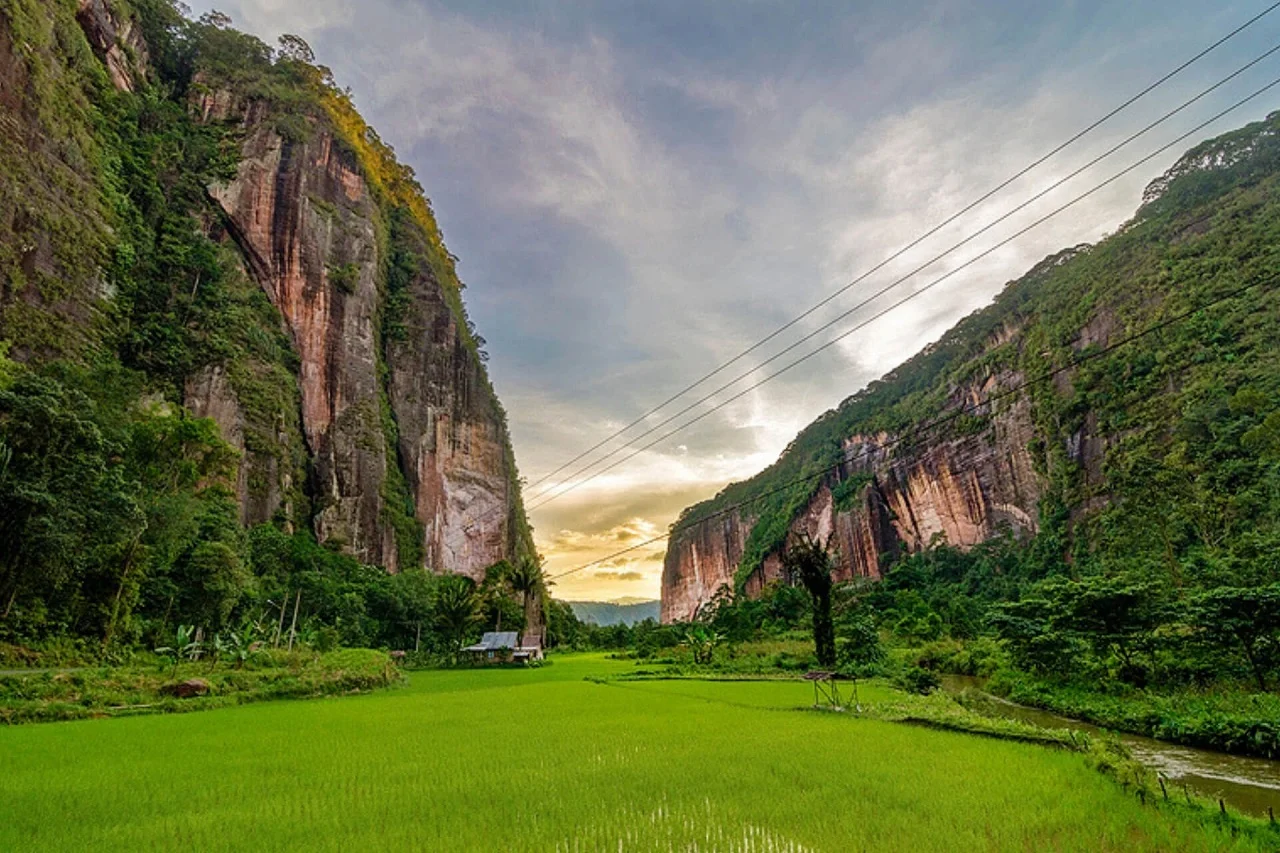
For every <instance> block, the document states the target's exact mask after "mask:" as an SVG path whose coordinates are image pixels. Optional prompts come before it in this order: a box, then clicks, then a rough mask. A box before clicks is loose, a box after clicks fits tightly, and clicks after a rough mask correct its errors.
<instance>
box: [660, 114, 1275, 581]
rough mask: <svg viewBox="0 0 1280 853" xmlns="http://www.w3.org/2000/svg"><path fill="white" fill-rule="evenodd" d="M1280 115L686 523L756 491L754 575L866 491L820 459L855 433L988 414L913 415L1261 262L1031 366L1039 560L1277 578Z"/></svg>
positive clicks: (1181, 176) (960, 430) (1045, 570)
mask: <svg viewBox="0 0 1280 853" xmlns="http://www.w3.org/2000/svg"><path fill="white" fill-rule="evenodd" d="M1278 128H1280V116H1274V115H1273V116H1272V117H1270V118H1268V119H1267V120H1266V121H1264V122H1261V123H1258V124H1254V125H1250V126H1249V127H1245V128H1242V129H1240V130H1238V131H1235V132H1232V133H1230V134H1227V135H1225V136H1222V137H1220V138H1218V139H1214V140H1211V141H1208V142H1206V143H1204V144H1203V145H1201V146H1199V147H1197V148H1196V149H1194V150H1192V151H1191V152H1189V153H1188V154H1187V155H1186V156H1185V157H1184V158H1183V159H1182V160H1181V161H1180V162H1179V164H1178V165H1177V166H1176V167H1175V168H1174V169H1173V170H1172V171H1171V172H1170V174H1169V175H1168V176H1167V177H1166V178H1165V179H1163V180H1162V181H1160V182H1158V184H1157V185H1156V186H1154V187H1153V188H1152V191H1151V192H1150V193H1149V200H1148V202H1147V203H1146V204H1145V205H1144V206H1143V207H1142V209H1141V210H1140V211H1139V212H1138V214H1137V216H1136V217H1135V218H1134V219H1133V220H1132V221H1131V222H1129V223H1127V224H1125V225H1124V226H1123V227H1122V228H1121V229H1120V230H1119V231H1118V232H1117V233H1116V234H1114V235H1112V236H1111V237H1109V238H1107V239H1106V240H1103V241H1102V242H1101V243H1099V244H1097V245H1096V246H1081V247H1077V248H1075V249H1071V250H1068V251H1066V252H1063V253H1060V254H1059V255H1056V256H1053V257H1051V258H1048V259H1046V260H1045V261H1044V262H1042V263H1041V264H1039V265H1038V266H1037V267H1036V268H1035V269H1034V270H1032V271H1031V272H1030V273H1028V274H1027V275H1026V276H1024V277H1023V278H1021V279H1019V280H1017V281H1015V282H1012V283H1011V284H1009V285H1008V286H1007V287H1006V288H1005V290H1004V291H1003V292H1002V293H1001V294H1000V295H999V297H997V299H996V300H995V302H994V304H992V305H991V306H989V307H987V308H985V309H983V310H981V311H978V312H976V313H974V314H973V315H971V316H969V317H967V318H966V319H964V320H963V321H961V322H960V323H959V324H958V325H957V326H956V327H955V328H953V329H952V330H951V331H949V332H948V333H947V334H946V335H944V336H943V338H942V339H941V340H940V341H938V342H937V343H936V344H933V345H931V346H929V347H928V348H926V349H925V351H924V352H922V353H921V354H920V355H918V356H916V357H914V358H912V359H911V360H909V361H908V362H906V363H905V364H904V365H902V366H901V367H899V368H898V369H896V370H894V371H893V372H891V373H890V374H889V375H887V376H886V377H884V378H883V379H881V380H879V381H877V382H873V383H871V385H870V386H868V387H867V388H866V389H865V390H863V391H861V392H859V393H858V394H856V395H854V396H853V397H850V398H849V399H848V400H846V401H844V402H843V403H842V404H841V405H840V406H839V407H838V408H836V409H834V410H832V411H830V412H828V413H826V414H825V415H823V416H822V417H821V418H819V419H818V420H817V421H816V422H815V423H814V424H812V425H811V426H809V427H808V428H806V429H805V430H804V431H802V432H801V433H800V435H799V436H797V438H796V439H795V441H793V442H792V444H791V445H790V446H789V447H788V448H787V450H786V451H785V452H784V453H783V454H782V456H781V457H780V458H779V460H778V461H777V462H776V463H775V464H774V465H772V466H771V467H770V468H768V469H766V470H765V471H764V472H762V473H761V474H760V475H758V476H756V477H754V478H752V479H750V480H747V481H745V482H741V483H736V484H734V485H731V486H729V487H728V488H726V489H725V490H724V491H723V492H722V493H721V494H720V495H718V496H717V497H716V498H714V499H713V500H711V501H707V502H705V503H703V504H699V505H697V506H694V507H690V508H689V509H687V510H686V511H685V512H684V513H683V514H682V516H681V518H680V520H679V521H678V522H677V534H676V540H677V541H678V540H679V527H680V526H681V525H685V524H688V523H690V522H693V521H696V520H697V519H698V518H701V517H704V516H706V515H708V514H710V513H714V512H717V511H719V510H721V509H724V508H725V507H728V506H730V505H734V504H738V503H740V502H743V501H752V502H751V503H750V504H749V505H748V506H747V507H745V508H744V510H743V515H744V516H746V517H747V518H749V519H752V520H753V521H754V526H753V527H752V530H751V534H750V538H749V541H748V543H747V547H746V553H745V555H744V557H743V560H742V563H741V565H740V567H739V573H738V583H739V586H740V587H741V585H742V584H743V583H744V582H745V581H746V579H747V578H748V577H750V576H751V574H752V573H754V572H756V571H757V570H758V569H759V567H760V565H761V562H762V560H763V559H764V557H765V556H767V555H768V554H770V553H777V552H778V551H779V550H780V549H781V547H782V545H783V543H784V541H785V539H786V536H787V534H788V531H789V529H790V525H791V523H792V521H793V520H794V519H795V518H796V516H797V515H798V514H799V512H800V511H801V510H802V509H804V508H805V507H806V506H807V505H808V504H809V502H810V500H811V499H812V498H813V496H814V495H815V493H816V492H817V490H818V489H819V488H820V487H821V486H822V485H824V484H826V485H828V486H831V487H833V488H834V489H835V491H836V492H837V500H838V502H840V503H841V508H842V509H845V508H848V507H850V506H851V505H852V503H853V502H854V501H855V500H856V498H857V496H856V495H851V494H849V492H850V490H851V489H853V486H850V485H848V484H845V483H842V482H841V480H842V476H843V477H850V476H851V477H853V478H859V480H858V482H863V481H865V478H866V474H865V473H863V472H862V470H861V469H860V468H859V467H858V465H857V464H856V462H855V463H851V464H849V465H847V466H846V470H847V471H849V472H850V473H848V474H844V475H837V474H834V473H826V474H823V472H824V471H828V469H831V468H833V467H834V466H836V465H837V463H839V462H840V461H841V460H842V458H848V457H849V456H851V455H856V454H851V453H850V451H849V450H848V449H847V445H846V444H845V442H846V441H848V440H849V439H851V438H854V437H859V436H862V437H867V438H868V439H869V440H871V441H872V442H873V443H874V442H875V441H876V440H877V437H878V436H881V435H882V434H883V435H884V436H887V439H888V440H889V441H893V440H894V439H895V437H897V436H904V435H906V436H908V437H907V439H906V440H904V441H903V442H901V443H899V444H897V445H896V446H894V447H893V448H892V451H891V453H892V454H894V455H902V454H906V453H910V452H911V451H912V450H913V449H916V448H919V447H921V446H926V445H929V444H931V443H940V442H943V441H945V440H947V439H949V438H953V437H956V436H961V435H965V434H969V433H972V432H975V431H977V432H981V431H982V429H984V428H985V424H984V423H983V422H982V421H983V420H984V419H985V418H986V417H987V416H989V415H990V414H992V413H991V412H990V411H984V410H979V411H977V412H974V413H972V414H969V415H966V416H965V417H962V418H959V419H956V420H953V421H950V422H948V423H947V424H946V425H944V426H942V427H940V428H937V429H931V430H925V431H924V432H922V433H920V434H919V435H910V434H911V433H912V431H913V430H915V429H917V428H919V427H920V426H922V425H924V424H927V423H929V422H930V421H932V420H935V419H937V418H939V417H940V416H942V415H945V414H947V413H948V412H953V411H955V409H956V407H957V405H958V403H957V402H956V397H955V394H956V392H957V390H958V389H961V388H963V387H970V386H974V385H981V384H982V383H984V382H985V381H987V380H988V379H989V378H991V377H1000V376H1005V377H1012V379H1011V380H1009V384H1012V383H1014V382H1018V381H1026V380H1030V379H1033V378H1035V377H1038V376H1042V375H1044V374H1046V373H1048V372H1050V371H1052V370H1055V369H1058V368H1063V367H1064V366H1068V365H1069V364H1070V363H1072V362H1074V361H1076V360H1078V359H1079V358H1080V357H1081V356H1082V355H1087V354H1089V353H1091V352H1094V351H1096V350H1097V349H1098V348H1099V347H1100V346H1101V345H1102V344H1100V343H1099V341H1102V342H1103V343H1105V342H1106V341H1115V340H1118V339H1120V338H1123V337H1125V336H1127V335H1131V334H1134V333H1137V332H1140V331H1142V330H1144V329H1146V328H1148V327H1150V326H1152V325H1154V324H1156V323H1158V322H1160V321H1161V320H1163V319H1165V318H1167V317H1172V316H1174V315H1178V314H1181V313H1184V312H1186V311H1189V310H1192V309H1194V308H1195V307H1196V306H1199V305H1205V304H1208V303H1210V302H1212V301H1213V300H1215V299H1217V298H1218V297H1220V296H1221V295H1223V294H1226V293H1229V292H1231V291H1233V290H1235V289H1237V288H1240V287H1241V286H1243V285H1246V284H1249V283H1251V282H1255V281H1257V282H1261V283H1260V284H1259V286H1257V287H1255V288H1253V289H1251V290H1249V291H1247V292H1246V293H1245V294H1244V295H1243V296H1240V297H1238V298H1235V299H1232V300H1229V301H1228V302H1226V303H1224V304H1222V305H1219V306H1216V307H1213V308H1210V309H1207V310H1204V311H1202V312H1199V313H1197V314H1196V315H1195V316H1194V317H1192V318H1190V319H1189V320H1186V321H1183V322H1179V323H1175V324H1172V325H1171V326H1169V327H1168V328H1166V329H1164V330H1162V331H1161V332H1160V333H1159V334H1157V335H1154V336H1151V337H1148V338H1144V339H1142V340H1141V341H1139V342H1137V343H1135V344H1134V345H1131V346H1126V347H1121V348H1119V349H1117V350H1114V351H1112V352H1109V353H1106V354H1103V355H1101V356H1100V357H1098V358H1096V359H1094V360H1091V361H1090V362H1088V363H1087V364H1086V365H1083V366H1081V367H1079V368H1074V369H1071V370H1070V371H1069V372H1068V374H1067V375H1066V376H1065V377H1059V378H1058V380H1057V381H1055V382H1052V383H1050V382H1037V383H1034V384H1032V386H1031V387H1030V388H1029V389H1028V391H1027V392H1026V396H1027V397H1029V399H1030V402H1031V405H1032V419H1033V422H1034V426H1035V436H1034V440H1033V442H1032V444H1031V447H1030V448H1029V450H1030V451H1031V454H1032V458H1033V461H1034V463H1035V465H1036V466H1037V469H1038V473H1039V476H1041V477H1042V478H1043V480H1044V483H1045V484H1046V488H1045V489H1044V495H1043V498H1042V500H1041V503H1040V506H1039V508H1038V510H1039V511H1038V516H1039V518H1038V525H1037V526H1038V529H1039V535H1038V536H1037V537H1036V541H1035V542H1034V543H1032V544H1031V548H1032V550H1034V551H1035V553H1036V555H1037V556H1036V559H1037V560H1038V565H1037V566H1036V567H1035V569H1034V572H1035V573H1036V574H1038V575H1040V576H1045V575H1050V574H1089V573H1093V572H1100V573H1112V572H1116V571H1121V570H1124V571H1129V570H1133V571H1138V572H1140V573H1143V574H1144V575H1150V576H1151V577H1152V578H1159V579H1161V582H1165V583H1169V584H1174V585H1181V584H1183V583H1191V584H1193V585H1194V584H1198V583H1206V584H1210V585H1212V584H1216V583H1219V582H1222V580H1223V579H1225V578H1237V579H1241V580H1243V579H1245V578H1247V579H1248V580H1249V582H1259V581H1264V580H1270V581H1274V580H1277V579H1280V574H1277V572H1278V571H1280V570H1278V569H1277V566H1276V565H1275V564H1274V561H1273V560H1272V559H1271V557H1270V556H1269V555H1272V554H1274V553H1277V551H1278V550H1280V548H1278V546H1280V501H1277V497H1276V496H1277V495H1278V494H1280V488H1278V486H1280V467H1278V463H1280V453H1278V452H1277V451H1278V449H1280V445H1278V444H1277V439H1276V436H1277V434H1278V433H1277V424H1278V423H1280V353H1278V352H1277V350H1276V348H1275V347H1274V346H1273V345H1272V342H1273V341H1274V339H1275V335H1276V332H1277V330H1278V327H1277V323H1276V318H1277V317H1280V310H1278V306H1277V296H1276V289H1275V286H1274V285H1275V282H1274V281H1273V280H1272V279H1273V277H1274V276H1275V275H1276V274H1277V271H1280V254H1278V253H1277V250H1276V246H1277V243H1278V239H1277V238H1278V237H1280V204H1277V202H1276V198H1277V188H1280V133H1277V129H1278ZM1086 329H1091V334H1092V337H1090V336H1089V334H1085V333H1083V332H1082V330H1086ZM1009 404H1010V401H1008V400H1005V401H1001V402H1000V403H998V404H996V409H997V411H999V410H1000V408H1001V407H1004V406H1008V405H1009ZM988 408H989V407H988ZM1085 438H1093V439H1097V440H1099V441H1101V442H1103V443H1104V445H1105V450H1104V451H1103V452H1102V453H1101V456H1100V458H1097V459H1083V458H1082V454H1081V453H1080V452H1079V447H1080V444H1081V441H1082V439H1085ZM1018 449H1019V450H1021V449H1022V448H1018ZM1090 464H1092V465H1096V466H1097V468H1096V470H1095V471H1094V472H1093V473H1090V471H1088V470H1087V468H1088V465H1090ZM797 480H800V481H801V482H798V483H794V484H793V481H797ZM789 484H790V485H789ZM770 492H773V493H772V494H769V493H770ZM757 496H762V497H760V499H758V500H754V499H755V498H756V497H757ZM1099 499H1102V500H1099Z"/></svg>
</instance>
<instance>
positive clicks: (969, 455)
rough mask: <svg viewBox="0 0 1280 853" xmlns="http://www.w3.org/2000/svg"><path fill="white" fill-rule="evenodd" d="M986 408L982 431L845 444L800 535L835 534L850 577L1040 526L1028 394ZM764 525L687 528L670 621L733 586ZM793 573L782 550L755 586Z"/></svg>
mask: <svg viewBox="0 0 1280 853" xmlns="http://www.w3.org/2000/svg"><path fill="white" fill-rule="evenodd" d="M1020 381H1021V377H1019V376H1017V375H1014V374H1004V375H1001V376H998V377H990V378H989V379H987V380H986V381H984V382H982V383H981V384H975V385H970V386H966V387H963V388H961V389H958V390H957V391H956V393H955V394H954V395H953V398H952V407H953V411H954V410H956V409H958V408H959V407H961V406H963V405H965V404H966V403H972V402H976V401H979V400H982V399H985V398H986V397H987V396H989V395H991V394H998V393H1000V392H1001V389H1002V388H1008V387H1012V386H1014V385H1017V384H1018V383H1020ZM976 411H979V412H984V410H981V409H979V410H976ZM984 413H985V412H984ZM986 414H988V417H987V418H986V422H985V423H984V424H983V426H982V429H981V430H980V431H974V432H972V433H971V434H968V435H960V436H954V437H948V438H944V439H942V440H931V441H922V442H920V443H918V444H916V445H913V446H905V443H903V444H896V443H895V436H891V435H886V434H878V435H870V436H868V435H853V436H849V437H848V438H846V439H845V440H844V442H843V447H842V450H843V453H844V458H846V459H848V460H849V461H848V462H847V463H846V464H845V465H844V466H842V467H841V468H840V470H839V471H838V472H836V473H834V474H833V475H832V476H831V477H830V480H829V482H828V483H825V484H823V485H821V486H819V488H818V489H817V491H816V492H815V494H814V495H813V497H812V498H811V500H810V501H809V503H808V505H807V506H806V507H804V509H803V510H802V511H801V512H800V513H799V514H798V515H797V516H796V518H795V519H794V520H793V521H792V523H791V528H790V533H791V536H798V535H801V534H807V535H809V536H812V537H815V538H817V539H820V540H823V541H829V542H830V544H831V547H832V549H833V551H834V552H835V555H836V577H837V579H838V580H842V581H843V580H850V579H853V578H857V577H867V578H878V577H880V571H881V565H882V561H883V560H884V559H885V558H886V557H889V556H892V555H894V554H896V553H898V552H900V551H903V550H905V551H918V550H920V549H921V548H923V547H925V546H928V545H930V544H933V543H937V542H946V543H948V544H950V545H954V546H957V547H961V548H968V547H971V546H973V545H976V544H978V543H979V542H983V541H985V540H986V539H988V538H990V537H991V536H992V535H994V534H995V533H996V532H997V531H999V530H1001V529H1009V530H1012V531H1013V532H1015V533H1023V534H1033V533H1035V532H1036V531H1037V521H1036V518H1037V512H1038V509H1037V504H1038V503H1039V500H1040V497H1041V493H1042V490H1043V484H1042V482H1041V479H1040V477H1039V476H1038V475H1037V474H1036V473H1035V465H1034V461H1033V459H1032V457H1031V453H1030V451H1029V450H1028V446H1029V444H1030V442H1031V439H1032V437H1033V435H1034V429H1033V426H1032V422H1031V417H1030V404H1029V402H1028V401H1027V400H1025V399H1020V398H1019V399H1016V401H1015V402H1013V403H1012V404H1011V405H1006V406H1005V407H1004V408H1002V409H1001V410H1000V411H998V412H995V413H986ZM840 484H853V485H854V487H855V488H854V494H853V496H852V497H851V498H850V499H847V500H846V501H845V502H844V505H838V504H837V501H836V499H835V496H834V494H833V491H832V488H833V487H836V488H838V487H839V486H840ZM858 484H862V485H860V486H859V485H858ZM753 524H754V519H752V518H750V517H744V516H743V514H742V512H741V511H734V512H732V513H729V514H727V515H725V516H723V517H721V518H718V519H715V520H712V521H708V522H707V523H705V524H700V525H696V526H694V527H691V528H690V529H689V530H687V531H683V532H681V533H679V534H677V536H676V537H675V538H674V539H673V541H672V543H671V546H670V548H669V549H668V551H667V556H666V562H665V565H664V569H663V579H662V620H663V621H664V622H673V621H682V620H687V619H692V618H693V617H694V616H696V615H697V612H698V610H699V608H701V607H702V606H703V605H704V604H706V603H707V602H708V601H709V600H710V599H711V598H712V597H713V596H714V595H715V594H716V593H717V592H718V591H719V590H720V589H721V588H723V587H725V586H726V585H729V586H732V585H733V583H734V579H735V575H736V573H737V570H738V567H739V565H740V564H741V562H742V558H743V555H744V552H745V550H746V543H747V538H748V536H749V534H750V532H751V528H752V526H753ZM782 576H783V570H782V555H781V553H780V552H775V553H771V554H769V555H767V556H766V557H765V559H764V560H763V561H762V562H761V565H760V567H759V568H757V569H756V570H755V571H753V572H752V573H751V575H750V576H749V577H747V578H746V581H745V584H744V588H745V590H746V592H747V593H748V594H755V593H758V592H759V591H760V589H761V588H762V587H763V586H764V585H765V584H766V583H768V582H770V581H774V580H778V579H780V578H781V577H782Z"/></svg>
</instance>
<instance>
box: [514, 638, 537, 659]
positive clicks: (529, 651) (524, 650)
mask: <svg viewBox="0 0 1280 853" xmlns="http://www.w3.org/2000/svg"><path fill="white" fill-rule="evenodd" d="M512 657H514V659H515V660H517V661H519V662H521V663H528V662H529V661H535V660H542V637H541V636H540V635H538V634H526V635H524V636H523V637H521V638H520V645H519V646H518V647H517V648H516V650H515V653H514V655H512Z"/></svg>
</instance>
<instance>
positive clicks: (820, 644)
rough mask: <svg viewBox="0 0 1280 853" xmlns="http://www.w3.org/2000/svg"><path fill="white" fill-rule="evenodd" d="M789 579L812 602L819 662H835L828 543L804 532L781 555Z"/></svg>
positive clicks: (834, 631) (833, 664)
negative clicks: (807, 594) (802, 589)
mask: <svg viewBox="0 0 1280 853" xmlns="http://www.w3.org/2000/svg"><path fill="white" fill-rule="evenodd" d="M782 565H783V568H785V569H786V571H787V575H788V577H790V578H791V582H792V583H797V582H798V583H799V584H800V585H801V586H803V587H804V588H805V590H806V591H807V592H808V593H809V599H810V600H811V601H812V603H813V645H814V650H815V651H816V652H817V655H818V664H819V665H820V666H825V667H834V666H835V665H836V630H835V625H834V623H833V622H832V621H831V587H832V585H833V583H832V579H831V571H832V569H833V568H834V566H833V565H832V560H831V552H830V551H829V550H828V548H827V543H826V542H822V541H820V540H817V539H814V538H813V537H812V536H809V535H808V534H805V535H803V536H801V537H800V540H799V541H798V542H796V543H795V544H794V545H792V546H791V547H790V548H788V549H787V552H786V554H784V555H783V557H782Z"/></svg>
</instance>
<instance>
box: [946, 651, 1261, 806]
mask: <svg viewBox="0 0 1280 853" xmlns="http://www.w3.org/2000/svg"><path fill="white" fill-rule="evenodd" d="M942 686H943V688H944V689H945V690H947V692H949V693H959V692H961V691H962V690H965V689H974V690H982V689H983V687H984V680H983V679H981V678H974V677H971V676H964V675H946V676H943V677H942ZM987 695H990V694H987ZM991 698H992V699H993V700H994V701H993V702H992V703H991V712H992V713H994V714H998V715H999V716H1002V717H1005V718H1006V719H1010V720H1021V721H1023V722H1026V723H1032V724H1033V725H1037V726H1040V727H1041V728H1046V729H1070V730H1072V731H1077V732H1087V733H1089V734H1098V733H1101V732H1103V731H1104V729H1101V728H1099V727H1098V726H1094V725H1091V724H1089V723H1083V722H1080V721H1079V720H1073V719H1070V718H1069V717H1062V716H1059V715H1058V714H1054V713H1051V712H1049V711H1041V710H1040V709H1038V708H1028V707H1026V706H1025V705H1018V704H1015V703H1013V702H1008V701H1005V700H1003V699H1000V698H999V697H997V696H992V697H991ZM1112 734H1114V735H1115V737H1116V738H1117V739H1119V740H1120V741H1121V742H1122V743H1123V744H1124V745H1125V746H1126V747H1127V748H1128V750H1129V752H1130V753H1131V754H1132V755H1133V757H1134V758H1135V759H1137V760H1138V761H1141V762H1142V763H1143V764H1145V765H1147V766H1148V767H1150V768H1151V769H1152V770H1154V771H1155V772H1157V773H1159V774H1160V775H1161V776H1163V777H1164V778H1165V779H1166V780H1167V781H1168V782H1171V783H1173V784H1172V785H1171V786H1170V790H1169V795H1170V796H1176V795H1177V794H1179V793H1181V786H1183V785H1186V787H1187V788H1188V789H1189V790H1190V792H1191V793H1192V794H1199V795H1200V796H1202V797H1208V798H1210V799H1213V800H1218V799H1221V800H1222V801H1223V802H1225V803H1226V805H1227V807H1228V808H1229V809H1234V810H1236V811H1239V812H1243V813H1244V814H1248V815H1252V816H1254V817H1262V818H1265V817H1267V815H1268V811H1267V810H1268V809H1273V810H1274V811H1275V812H1276V813H1277V815H1280V761H1270V760H1268V759H1265V758H1246V757H1244V756H1240V755H1228V754H1226V753H1224V752H1214V751H1213V750H1208V749H1197V748H1195V747H1190V746H1179V745H1178V744H1173V743H1166V742H1165V741H1161V740H1155V739H1154V738H1149V737H1143V736H1141V735H1131V734H1125V733H1123V732H1112Z"/></svg>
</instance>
